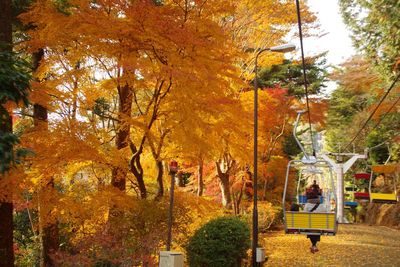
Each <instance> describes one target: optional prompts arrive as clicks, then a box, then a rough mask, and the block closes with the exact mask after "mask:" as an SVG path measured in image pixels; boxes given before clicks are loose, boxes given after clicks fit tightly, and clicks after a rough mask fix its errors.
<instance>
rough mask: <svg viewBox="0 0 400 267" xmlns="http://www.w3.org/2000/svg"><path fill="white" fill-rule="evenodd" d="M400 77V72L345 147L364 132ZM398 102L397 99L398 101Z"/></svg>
mask: <svg viewBox="0 0 400 267" xmlns="http://www.w3.org/2000/svg"><path fill="white" fill-rule="evenodd" d="M399 78H400V73H399V74H398V75H397V77H396V79H395V80H394V81H393V82H392V84H391V85H390V87H389V89H388V90H387V91H386V93H385V94H384V95H383V97H382V98H381V100H380V101H379V103H378V105H377V106H376V107H375V108H374V110H373V111H372V112H371V114H370V115H369V117H368V119H367V120H366V121H365V122H364V124H363V126H362V127H361V128H360V129H359V130H358V132H357V134H356V135H355V136H354V137H353V139H351V141H350V142H349V143H348V144H347V145H346V146H345V147H344V149H346V148H348V147H349V146H350V145H351V144H352V143H353V142H354V141H355V140H356V138H357V137H358V136H359V135H360V133H361V132H362V130H364V128H365V126H367V124H368V122H369V121H370V120H371V119H372V117H373V116H374V114H375V112H376V111H377V110H378V108H379V107H380V105H381V104H382V102H383V101H384V100H385V99H386V97H387V96H388V94H389V93H390V91H392V89H393V88H394V86H395V84H396V83H397V81H398V80H399ZM396 102H397V101H396Z"/></svg>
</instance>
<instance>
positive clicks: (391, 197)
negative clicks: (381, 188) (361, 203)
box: [369, 193, 397, 203]
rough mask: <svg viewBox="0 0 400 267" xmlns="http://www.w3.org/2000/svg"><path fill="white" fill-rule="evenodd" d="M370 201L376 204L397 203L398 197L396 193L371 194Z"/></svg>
mask: <svg viewBox="0 0 400 267" xmlns="http://www.w3.org/2000/svg"><path fill="white" fill-rule="evenodd" d="M369 196H370V201H371V202H374V203H397V195H396V194H395V193H391V194H387V193H371V194H370V195H369Z"/></svg>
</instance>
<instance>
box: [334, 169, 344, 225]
mask: <svg viewBox="0 0 400 267" xmlns="http://www.w3.org/2000/svg"><path fill="white" fill-rule="evenodd" d="M335 165H336V166H335V172H336V179H337V180H336V184H337V186H336V191H337V195H336V196H337V197H336V198H337V203H336V205H337V220H338V222H339V223H344V222H345V220H344V201H343V198H344V172H343V164H342V163H337V164H335Z"/></svg>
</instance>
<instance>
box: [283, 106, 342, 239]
mask: <svg viewBox="0 0 400 267" xmlns="http://www.w3.org/2000/svg"><path fill="white" fill-rule="evenodd" d="M301 113H302V112H299V113H298V114H297V120H296V123H295V126H294V128H293V136H294V138H295V140H296V142H297V144H298V145H299V147H300V149H301V150H302V151H303V154H304V157H303V158H302V159H301V160H292V161H290V162H289V163H288V166H287V169H286V180H285V187H284V190H283V197H282V207H283V214H284V224H285V233H286V234H306V235H335V234H336V232H337V221H336V213H337V208H336V206H337V205H334V206H333V207H334V208H333V210H332V207H331V206H330V204H331V203H330V197H331V196H332V198H333V199H334V200H335V203H336V195H335V193H333V192H336V190H335V185H334V179H333V175H332V169H331V167H330V165H329V163H328V162H327V161H325V160H322V159H317V158H316V157H314V156H309V155H308V154H307V153H306V151H305V150H304V148H303V146H302V145H301V143H300V141H299V140H298V139H297V136H296V129H297V125H298V122H299V119H300V116H301ZM316 167H318V169H319V170H320V169H321V168H325V169H327V170H328V173H329V176H328V177H329V179H328V181H326V180H325V179H326V178H325V177H324V176H323V175H321V176H320V179H321V183H320V185H321V186H323V188H322V190H323V192H326V194H327V195H328V199H329V201H328V199H327V200H326V201H325V203H323V204H322V205H324V206H325V208H326V212H306V211H288V210H286V205H285V204H286V198H287V188H288V184H289V174H290V171H291V168H297V169H300V170H302V169H313V168H316ZM299 174H300V175H299V177H298V179H299V180H298V183H297V184H298V185H299V181H300V179H302V175H301V174H302V172H300V173H299Z"/></svg>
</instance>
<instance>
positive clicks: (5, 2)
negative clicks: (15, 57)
mask: <svg viewBox="0 0 400 267" xmlns="http://www.w3.org/2000/svg"><path fill="white" fill-rule="evenodd" d="M11 14H12V13H11V0H1V1H0V43H2V44H5V45H8V47H4V48H3V47H0V49H5V50H8V51H11V46H12V27H11ZM1 86H12V85H6V84H2V85H1ZM2 133H12V119H11V116H9V115H5V117H3V118H1V117H0V134H2ZM9 149H10V151H8V152H9V153H12V149H13V147H12V146H10V148H9ZM0 175H2V174H0ZM0 179H1V176H0ZM9 194H10V196H9V199H8V200H1V201H0V260H1V266H4V267H11V266H14V250H13V230H14V226H13V203H12V192H10V193H9Z"/></svg>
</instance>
